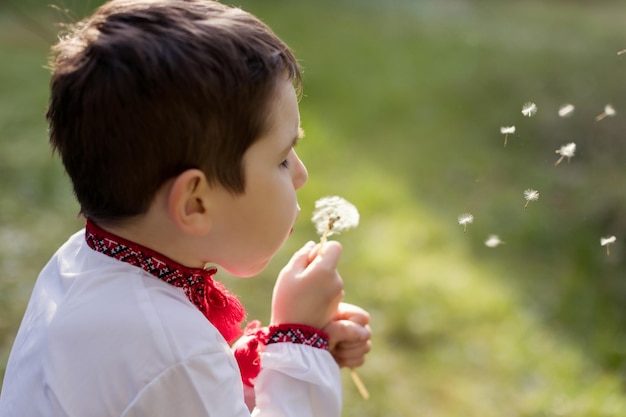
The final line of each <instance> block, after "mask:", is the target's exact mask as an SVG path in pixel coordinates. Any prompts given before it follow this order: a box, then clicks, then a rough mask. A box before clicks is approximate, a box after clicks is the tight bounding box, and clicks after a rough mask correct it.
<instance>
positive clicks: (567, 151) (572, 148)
mask: <svg viewBox="0 0 626 417" xmlns="http://www.w3.org/2000/svg"><path fill="white" fill-rule="evenodd" d="M554 152H556V153H558V154H561V157H560V158H559V159H558V160H557V161H556V162H555V163H554V166H557V165H558V164H560V163H561V161H562V160H563V158H567V163H568V164H569V160H570V159H571V158H572V157H573V156H574V153H575V152H576V144H575V143H574V142H572V143H568V144H567V145H563V146H561V149H557V150H556V151H554Z"/></svg>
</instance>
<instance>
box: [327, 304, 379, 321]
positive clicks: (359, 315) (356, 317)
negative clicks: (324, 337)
mask: <svg viewBox="0 0 626 417" xmlns="http://www.w3.org/2000/svg"><path fill="white" fill-rule="evenodd" d="M335 319H336V320H350V321H352V322H354V323H357V324H360V325H361V326H366V325H368V324H369V322H370V315H369V313H368V312H367V311H365V310H363V309H362V308H361V307H359V306H355V305H354V304H349V303H341V304H339V307H338V308H337V314H336V315H335Z"/></svg>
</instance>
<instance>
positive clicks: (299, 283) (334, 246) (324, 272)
mask: <svg viewBox="0 0 626 417" xmlns="http://www.w3.org/2000/svg"><path fill="white" fill-rule="evenodd" d="M341 251H342V248H341V245H340V244H339V243H338V242H336V241H330V242H327V243H326V244H325V245H324V246H323V247H322V248H321V250H320V249H319V245H316V244H315V243H313V242H309V243H307V244H306V245H304V247H302V249H300V250H299V251H297V252H296V253H295V254H294V255H293V256H292V257H291V260H290V261H289V263H288V264H287V265H286V266H285V267H284V268H283V269H282V271H281V272H280V274H279V275H278V280H277V281H276V285H275V286H274V296H273V298H272V320H271V324H280V323H297V324H304V325H308V326H312V327H316V328H318V329H323V328H324V327H326V325H327V324H328V323H329V322H330V321H331V320H333V319H334V317H335V316H336V313H337V310H338V307H339V303H340V302H341V300H342V299H343V281H342V280H341V276H340V275H339V273H338V272H337V263H338V262H339V257H340V256H341Z"/></svg>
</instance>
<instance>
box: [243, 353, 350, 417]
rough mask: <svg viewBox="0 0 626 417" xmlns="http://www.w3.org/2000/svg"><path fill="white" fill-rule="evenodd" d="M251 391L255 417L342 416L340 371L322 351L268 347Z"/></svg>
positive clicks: (328, 355) (331, 358) (329, 355)
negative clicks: (253, 389)
mask: <svg viewBox="0 0 626 417" xmlns="http://www.w3.org/2000/svg"><path fill="white" fill-rule="evenodd" d="M254 388H255V394H256V408H255V409H254V410H253V412H252V416H254V417H269V416H272V417H315V416H325V417H340V416H341V395H342V393H341V376H340V374H339V367H338V366H337V363H336V362H335V360H334V359H333V357H332V355H331V354H330V353H329V352H328V351H327V350H324V349H318V348H315V347H311V346H305V345H299V344H293V343H273V344H270V345H268V346H267V347H266V348H265V351H264V352H263V354H262V356H261V372H260V373H259V375H258V377H257V378H256V381H255V383H254Z"/></svg>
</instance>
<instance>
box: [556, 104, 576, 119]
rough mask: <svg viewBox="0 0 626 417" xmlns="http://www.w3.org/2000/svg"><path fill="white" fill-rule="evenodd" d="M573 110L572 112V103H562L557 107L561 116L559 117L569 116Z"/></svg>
mask: <svg viewBox="0 0 626 417" xmlns="http://www.w3.org/2000/svg"><path fill="white" fill-rule="evenodd" d="M573 112H574V105H573V104H564V105H563V106H561V108H560V109H559V116H561V117H569V116H571V115H572V113H573Z"/></svg>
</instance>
